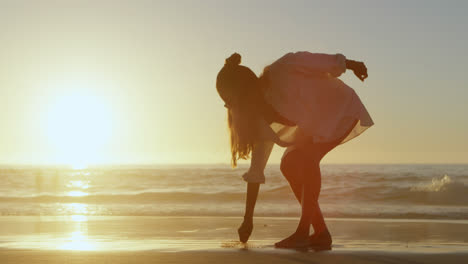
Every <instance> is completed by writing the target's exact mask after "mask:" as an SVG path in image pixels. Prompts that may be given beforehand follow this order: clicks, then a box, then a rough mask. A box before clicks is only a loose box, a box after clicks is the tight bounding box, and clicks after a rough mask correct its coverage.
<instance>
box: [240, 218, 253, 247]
mask: <svg viewBox="0 0 468 264" xmlns="http://www.w3.org/2000/svg"><path fill="white" fill-rule="evenodd" d="M252 230H253V220H252V219H245V218H244V222H242V224H241V226H240V227H239V229H237V233H238V234H239V240H240V242H242V243H246V242H247V241H248V240H249V237H250V234H252Z"/></svg>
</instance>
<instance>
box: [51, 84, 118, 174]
mask: <svg viewBox="0 0 468 264" xmlns="http://www.w3.org/2000/svg"><path fill="white" fill-rule="evenodd" d="M110 118H111V114H110V111H109V110H108V108H106V105H105V104H104V102H103V101H102V100H99V98H98V97H96V96H93V95H90V94H79V93H75V94H68V95H66V96H62V97H58V98H56V99H55V100H54V102H53V103H52V105H51V106H50V108H49V112H48V114H47V122H46V124H47V129H46V130H47V137H48V139H49V142H50V144H51V145H52V146H53V148H54V150H55V151H56V156H57V158H56V162H57V163H62V164H68V165H71V166H72V167H73V169H83V168H86V166H87V165H88V164H89V163H95V162H98V161H99V159H100V158H101V157H100V156H102V153H101V151H102V148H103V147H104V145H105V144H106V143H107V142H108V141H109V138H110V135H111V122H110Z"/></svg>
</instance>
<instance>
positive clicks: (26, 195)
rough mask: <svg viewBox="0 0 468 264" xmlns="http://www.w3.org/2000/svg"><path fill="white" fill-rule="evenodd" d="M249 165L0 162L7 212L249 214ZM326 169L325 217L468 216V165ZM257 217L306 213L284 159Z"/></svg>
mask: <svg viewBox="0 0 468 264" xmlns="http://www.w3.org/2000/svg"><path fill="white" fill-rule="evenodd" d="M247 169H248V167H247V166H246V165H242V166H240V167H238V168H236V169H231V168H230V166H229V165H225V164H222V165H158V166H102V167H90V168H87V169H81V170H74V169H70V168H64V167H24V166H23V167H20V166H2V167H0V182H1V184H0V215H3V216H5V215H17V216H22V215H31V216H61V215H71V216H80V215H85V216H92V215H96V216H101V215H103V216H108V215H119V216H242V215H243V212H244V206H245V205H244V199H245V190H246V184H245V182H244V181H243V180H242V178H241V176H242V174H243V173H244V172H245V171H246V170H247ZM321 169H322V192H321V195H320V205H321V209H322V211H323V213H324V215H325V217H335V218H340V217H343V218H401V219H468V165H337V164H333V165H332V164H325V165H322V166H321ZM265 175H266V183H265V184H263V185H261V187H260V195H259V199H258V202H257V207H256V209H255V215H256V216H278V217H292V216H299V215H300V206H299V204H298V202H297V201H296V200H295V198H294V196H293V194H292V191H291V190H290V188H289V186H288V183H287V181H286V180H285V179H284V177H283V176H282V175H281V172H280V170H279V165H269V166H268V167H267V169H266V170H265Z"/></svg>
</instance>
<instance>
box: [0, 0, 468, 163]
mask: <svg viewBox="0 0 468 264" xmlns="http://www.w3.org/2000/svg"><path fill="white" fill-rule="evenodd" d="M467 7H468V6H467V4H465V3H464V2H459V3H456V2H447V3H445V2H444V3H442V2H441V1H434V2H432V1H411V3H407V2H406V1H388V2H385V3H382V2H378V3H377V2H376V1H357V2H355V1H352V3H351V1H341V2H338V1H333V3H326V4H325V3H323V2H318V1H317V2H315V1H235V3H234V2H229V3H228V2H224V1H139V0H136V1H86V0H84V1H46V0H45V1H22V0H19V1H4V0H0V43H1V44H0V124H1V130H0V146H1V147H0V163H2V164H11V163H21V164H55V163H61V164H73V165H80V164H93V163H132V164H135V163H137V164H142V163H144V164H149V163H229V148H228V136H227V128H226V120H225V119H226V113H225V108H224V107H223V103H222V102H221V99H219V97H218V95H217V93H216V89H215V77H216V74H217V72H218V71H219V69H220V68H221V67H222V65H223V63H224V59H225V58H226V57H227V56H229V55H230V54H231V53H233V52H239V53H240V54H241V55H242V56H243V64H244V65H247V66H249V67H251V68H252V69H253V70H254V71H255V72H256V73H260V72H261V70H262V69H263V67H264V66H265V65H267V64H269V63H271V62H273V61H274V60H276V59H277V58H279V57H281V56H282V55H284V54H285V53H287V52H291V51H301V50H307V51H311V52H322V53H342V54H344V55H345V56H347V57H348V58H349V59H354V60H362V61H364V62H365V63H366V64H367V67H368V69H369V78H368V79H367V80H366V82H365V83H361V82H360V81H359V80H357V79H356V78H355V77H354V76H353V75H352V73H349V72H348V73H346V74H345V75H343V76H342V77H341V79H342V80H343V81H345V82H346V83H348V84H349V85H350V86H351V87H353V88H354V89H355V90H356V92H357V93H358V94H359V96H360V97H361V99H362V101H363V103H364V104H365V105H366V107H367V109H368V111H369V112H370V114H371V116H372V118H373V119H374V122H375V126H374V127H372V128H370V129H369V130H368V131H366V132H365V133H364V134H363V135H361V136H359V137H358V138H356V139H354V140H352V141H351V142H349V143H346V144H345V145H343V146H340V147H339V148H337V149H336V150H335V151H333V152H331V153H330V154H329V156H327V157H326V159H325V160H324V161H325V162H329V163H466V162H468V140H467V139H466V135H468V107H467V103H466V101H467V98H468V87H467V84H466V83H467V82H466V80H465V75H466V73H465V71H466V70H465V62H466V61H467V60H468V55H467V54H468V53H467V52H466V47H467V46H468V37H467V34H466V30H465V26H466V25H468V17H467V16H466V15H465V13H464V11H466V10H467ZM280 157H281V149H280V148H278V149H276V150H275V152H274V155H273V156H272V158H271V162H274V163H277V162H279V161H280Z"/></svg>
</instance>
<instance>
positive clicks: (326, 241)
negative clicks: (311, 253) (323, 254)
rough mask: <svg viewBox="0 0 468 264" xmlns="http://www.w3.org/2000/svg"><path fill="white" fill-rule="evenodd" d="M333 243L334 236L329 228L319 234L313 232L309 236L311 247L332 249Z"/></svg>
mask: <svg viewBox="0 0 468 264" xmlns="http://www.w3.org/2000/svg"><path fill="white" fill-rule="evenodd" d="M331 245H332V237H331V235H330V232H329V231H328V230H325V231H322V232H320V233H318V234H315V233H314V234H313V235H311V236H310V237H309V247H311V248H312V249H315V250H330V249H331Z"/></svg>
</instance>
